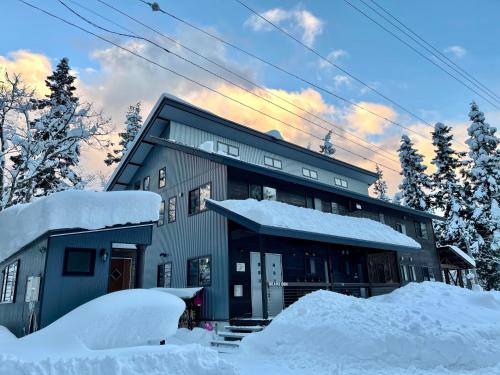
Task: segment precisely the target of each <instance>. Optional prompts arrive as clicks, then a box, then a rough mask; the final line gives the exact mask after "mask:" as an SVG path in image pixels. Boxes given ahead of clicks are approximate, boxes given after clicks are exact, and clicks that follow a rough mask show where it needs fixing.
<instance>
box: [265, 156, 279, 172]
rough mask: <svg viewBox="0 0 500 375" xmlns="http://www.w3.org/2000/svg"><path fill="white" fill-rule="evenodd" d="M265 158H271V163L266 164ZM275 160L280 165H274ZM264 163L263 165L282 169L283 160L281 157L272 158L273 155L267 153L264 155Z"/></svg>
mask: <svg viewBox="0 0 500 375" xmlns="http://www.w3.org/2000/svg"><path fill="white" fill-rule="evenodd" d="M266 158H267V159H271V164H267V163H266ZM275 162H279V163H280V166H279V167H277V166H276V165H274V164H275ZM264 165H265V166H266V167H271V168H274V169H280V170H282V169H283V160H281V159H277V158H274V157H272V156H269V155H264Z"/></svg>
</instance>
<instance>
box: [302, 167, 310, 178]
mask: <svg viewBox="0 0 500 375" xmlns="http://www.w3.org/2000/svg"><path fill="white" fill-rule="evenodd" d="M302 174H303V175H304V176H306V177H311V171H310V170H309V169H307V168H302Z"/></svg>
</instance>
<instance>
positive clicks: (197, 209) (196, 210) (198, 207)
mask: <svg viewBox="0 0 500 375" xmlns="http://www.w3.org/2000/svg"><path fill="white" fill-rule="evenodd" d="M204 186H208V189H209V192H210V194H209V197H208V199H212V181H209V182H206V183H204V184H201V185H200V186H198V187H197V188H195V189H192V190H189V192H188V205H187V206H188V216H193V215H197V214H201V213H203V212H206V211H208V208H207V206H206V204H205V207H204V208H203V209H202V208H201V206H202V205H201V188H202V187H204ZM194 192H197V193H198V203H197V205H196V207H195V210H194V212H191V193H194ZM205 199H207V198H205Z"/></svg>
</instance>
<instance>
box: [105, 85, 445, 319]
mask: <svg viewBox="0 0 500 375" xmlns="http://www.w3.org/2000/svg"><path fill="white" fill-rule="evenodd" d="M376 178H377V177H376V174H375V173H373V172H370V171H367V170H364V169H361V168H358V167H355V166H353V165H350V164H347V163H345V162H342V161H339V160H336V159H334V158H330V157H327V156H324V155H321V154H319V153H317V152H313V151H311V150H308V149H305V148H302V147H299V146H297V145H295V144H292V143H289V142H287V141H285V140H283V139H280V137H276V134H275V133H272V134H265V133H261V132H258V131H255V130H253V129H250V128H248V127H245V126H242V125H240V124H236V123H234V122H231V121H228V120H226V119H223V118H220V117H218V116H215V115H213V114H211V113H209V112H206V111H203V110H201V109H199V108H196V107H193V106H191V105H190V104H188V103H186V102H183V101H181V100H179V99H176V98H173V97H170V96H168V95H164V96H162V97H161V98H160V100H159V101H158V102H157V104H156V106H155V107H154V109H153V111H152V113H151V114H150V116H149V117H148V119H147V120H146V122H145V124H144V126H143V129H142V131H141V133H140V135H139V136H138V137H137V138H136V140H135V143H134V145H133V147H131V149H130V150H129V152H128V154H127V155H126V156H125V157H124V158H123V160H122V162H121V164H120V165H119V167H118V168H117V169H116V171H115V173H114V174H113V176H112V177H111V179H110V181H109V182H108V185H107V189H108V190H130V189H144V190H151V191H155V192H157V193H158V194H160V195H161V196H162V199H163V203H162V210H161V218H160V221H159V223H158V226H157V227H155V228H154V229H153V239H152V245H151V247H150V249H149V250H148V252H147V256H146V259H145V272H144V285H145V286H148V287H153V286H157V285H158V286H167V287H189V286H203V287H205V288H204V302H203V306H202V318H203V319H206V320H228V319H230V318H236V317H268V316H272V315H275V314H276V313H278V312H279V311H281V309H283V308H284V307H286V306H287V305H289V304H290V303H293V302H294V301H295V300H296V299H297V298H299V297H300V296H302V295H304V294H305V293H307V292H310V291H313V290H317V289H329V290H335V291H339V292H342V293H346V294H352V295H356V296H361V297H368V296H373V295H377V294H382V293H387V292H389V291H392V290H394V289H395V288H397V287H399V286H401V285H403V284H405V283H407V282H410V281H423V280H436V281H440V280H441V268H440V259H439V254H438V252H437V249H436V245H435V239H434V233H433V228H432V223H431V221H432V219H433V218H434V219H438V218H437V217H434V216H433V215H430V214H428V213H425V212H420V211H415V210H412V209H409V208H407V207H403V206H399V205H395V204H391V203H388V202H384V201H381V200H378V199H374V198H372V197H370V196H369V195H368V188H369V187H370V185H371V184H372V183H373V182H374V181H375V180H376ZM207 198H211V199H212V200H214V201H224V200H244V199H248V198H254V199H256V200H261V199H270V200H277V201H280V202H284V203H287V204H290V205H294V206H298V207H303V208H304V209H306V208H310V209H315V210H320V211H323V212H328V213H334V214H338V215H345V216H351V217H362V218H369V219H372V220H374V221H378V222H381V223H383V224H385V225H386V226H388V227H390V228H392V229H394V230H396V231H399V232H400V233H403V234H404V235H406V236H409V237H411V238H412V239H414V240H415V241H417V242H418V244H420V248H418V249H417V248H411V247H405V246H400V245H394V244H390V243H387V242H380V241H377V240H375V239H374V240H372V241H360V240H359V239H358V238H356V235H353V236H351V238H342V239H340V238H335V237H333V236H321V235H320V234H318V233H314V231H313V232H311V231H309V232H303V231H290V230H288V231H287V230H279V228H278V229H277V228H269V227H265V228H264V227H263V226H260V225H258V223H256V222H254V221H252V220H249V219H248V218H245V217H242V216H241V215H237V214H235V213H234V212H231V211H228V210H223V209H221V208H220V207H219V205H217V204H213V203H212V202H210V201H208V200H207ZM359 230H360V231H362V230H363V228H362V227H360V228H359ZM261 280H264V282H261Z"/></svg>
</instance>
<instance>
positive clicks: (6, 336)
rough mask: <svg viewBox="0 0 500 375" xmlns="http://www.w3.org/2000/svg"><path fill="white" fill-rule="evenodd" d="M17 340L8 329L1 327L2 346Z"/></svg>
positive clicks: (0, 338)
mask: <svg viewBox="0 0 500 375" xmlns="http://www.w3.org/2000/svg"><path fill="white" fill-rule="evenodd" d="M15 340H17V337H16V336H15V335H14V334H13V333H12V332H11V331H9V330H8V329H7V328H5V327H3V326H0V345H2V344H7V343H8V342H13V341H15Z"/></svg>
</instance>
